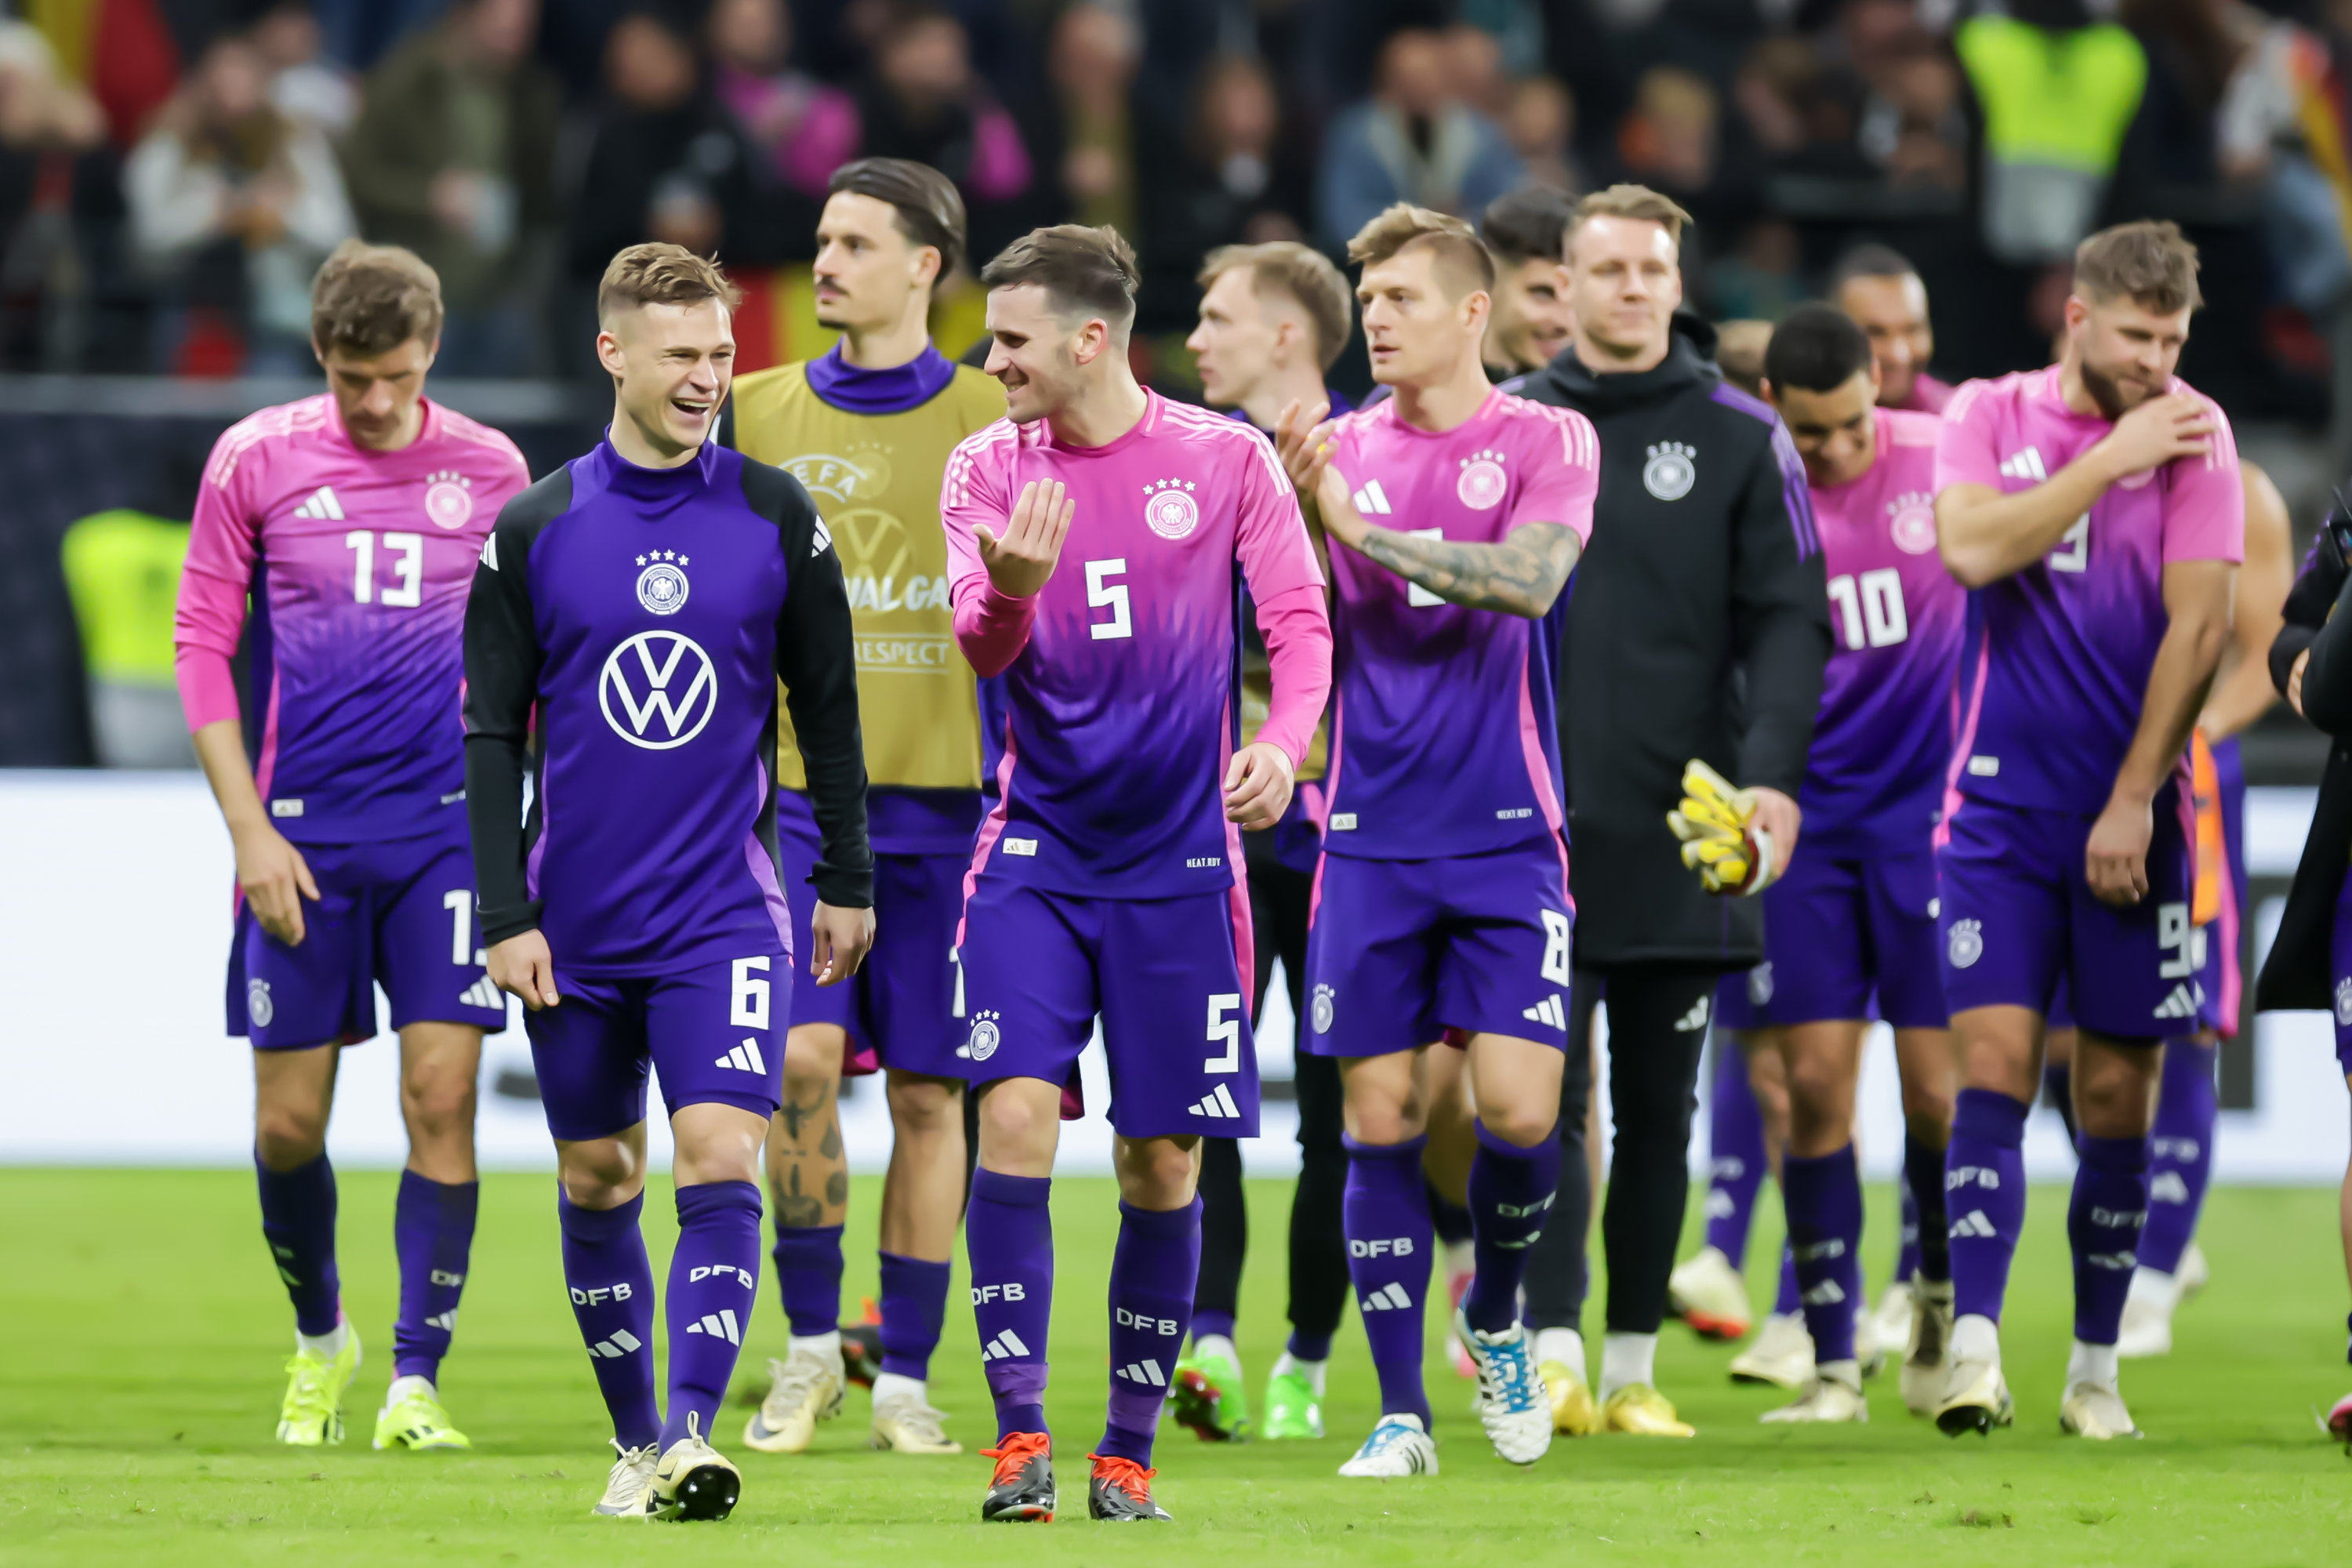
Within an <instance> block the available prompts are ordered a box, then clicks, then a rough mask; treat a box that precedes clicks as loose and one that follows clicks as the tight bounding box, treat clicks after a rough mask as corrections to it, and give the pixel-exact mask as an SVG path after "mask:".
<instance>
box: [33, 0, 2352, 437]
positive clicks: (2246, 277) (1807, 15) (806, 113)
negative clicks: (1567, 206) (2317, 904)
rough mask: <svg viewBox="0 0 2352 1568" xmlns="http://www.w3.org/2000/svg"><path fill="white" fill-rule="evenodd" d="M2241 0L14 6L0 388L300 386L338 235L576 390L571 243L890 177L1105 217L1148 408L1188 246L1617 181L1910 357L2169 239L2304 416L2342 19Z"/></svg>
mask: <svg viewBox="0 0 2352 1568" xmlns="http://www.w3.org/2000/svg"><path fill="white" fill-rule="evenodd" d="M2266 3H2267V4H2268V5H2271V6H2272V7H2273V8H2271V9H2264V8H2262V7H2259V6H2257V5H2253V4H2249V3H2247V0H2100V3H2093V0H2006V3H2005V4H1994V3H1989V0H673V3H669V4H650V5H649V4H645V3H643V0H14V4H13V8H14V10H15V12H16V16H15V18H14V19H13V20H9V21H6V22H0V370H5V371H12V372H25V371H39V370H47V371H90V372H114V373H121V372H157V373H173V374H189V375H226V374H240V373H244V374H257V373H268V372H288V373H299V372H302V371H304V370H306V369H307V368H308V359H309V355H308V349H307V344H306V342H305V334H306V328H307V309H306V304H305V300H306V290H307V288H308V283H309V279H310V273H311V271H312V269H313V268H314V267H315V266H316V264H317V262H318V260H319V258H320V257H322V256H323V255H324V254H325V253H326V252H327V251H328V250H329V249H330V248H331V247H332V246H333V245H334V244H335V243H336V242H337V241H338V240H339V239H341V237H344V236H345V235H348V234H352V233H359V234H362V235H365V236H368V237H371V238H378V239H385V240H393V241H397V242H399V243H402V244H404V245H408V246H411V247H414V248H415V249H416V250H418V251H419V252H420V253H422V254H423V255H424V256H425V257H426V258H428V259H429V260H430V261H432V262H433V264H434V265H435V266H436V268H439V270H440V272H441V276H442V279H443V284H444V287H445V289H446V292H447V295H448V298H449V302H450V307H451V314H450V323H449V328H448V331H447V334H446V339H445V346H444V350H443V354H442V360H441V368H442V370H443V371H444V372H445V373H455V374H464V375H484V376H542V375H550V374H567V375H571V374H586V373H588V372H590V371H591V370H592V369H593V362H592V361H591V360H590V358H589V356H588V353H587V348H586V331H585V329H584V327H583V322H584V321H585V320H586V311H587V304H586V300H587V298H588V295H589V292H590V289H591V287H592V285H593V279H594V278H595V277H596V275H597V274H598V273H599V272H600V271H601V269H602V268H603V267H604V261H605V259H606V258H608V257H609V256H610V255H611V254H612V253H613V251H614V250H615V249H617V248H619V247H621V246H623V245H625V244H628V243H630V242H633V241H635V240H637V239H641V238H646V237H658V238H663V239H670V240H676V241H677V242H679V243H681V244H685V245H688V246H691V247H695V248H696V249H698V250H705V251H715V252H716V253H717V254H718V255H719V257H720V258H721V259H722V260H723V261H724V262H725V263H726V264H727V265H728V266H729V267H730V268H731V269H733V270H734V271H736V272H737V273H738V274H739V275H758V274H762V273H767V272H771V271H772V272H776V273H778V274H779V275H789V272H790V269H791V268H792V266H793V263H794V262H796V261H801V260H804V259H805V258H807V257H808V255H809V254H810V252H811V249H812V229H813V227H814V218H815V214H816V210H817V206H818V204H819V202H820V200H821V198H822V195H823V194H824V181H825V178H826V176H827V175H828V174H830V173H831V171H832V170H833V169H834V168H835V166H836V165H838V164H839V163H842V162H844V161H845V160H847V159H850V158H854V157H856V156H859V155H861V154H868V153H887V154H891V155H895V156H900V157H911V158H918V159H921V160H923V161H925V162H928V163H934V164H936V165H938V166H939V167H940V168H941V169H943V170H945V171H947V172H948V173H949V174H950V175H951V176H952V177H954V178H955V179H956V181H957V182H958V183H959V184H960V185H961V187H962V189H963V192H964V194H965V196H966V198H967V200H968V201H969V203H970V205H971V213H972V225H973V230H974V233H973V250H974V252H975V254H976V256H977V257H979V258H986V257H987V256H988V255H989V254H991V253H992V250H993V249H994V248H995V247H997V246H999V245H1001V244H1003V242H1004V241H1005V240H1006V239H1007V238H1009V237H1011V236H1013V235H1014V234H1016V233H1018V232H1020V231H1021V230H1023V229H1025V228H1027V227H1029V226H1033V225H1034V224H1038V223H1045V222H1054V221H1059V220H1063V219H1070V218H1075V219H1077V220H1080V221H1084V222H1088V223H1110V224H1115V225H1117V226H1118V227H1119V228H1120V229H1121V230H1122V231H1123V232H1124V233H1126V234H1128V235H1129V237H1131V238H1133V239H1134V240H1135V242H1136V244H1137V247H1138V249H1139V252H1140V254H1141V256H1142V258H1143V262H1144V266H1145V268H1146V272H1147V283H1146V290H1145V296H1144V300H1143V316H1142V321H1141V323H1140V329H1139V349H1138V353H1139V357H1140V358H1141V359H1142V361H1143V362H1144V368H1145V369H1146V371H1147V374H1152V375H1153V376H1154V377H1155V378H1156V379H1160V380H1162V381H1163V382H1171V383H1174V384H1181V382H1182V380H1183V378H1184V376H1185V375H1186V374H1188V372H1189V360H1188V359H1187V358H1186V356H1184V355H1182V354H1181V351H1180V350H1179V349H1178V348H1177V347H1176V345H1177V344H1178V343H1179V342H1181V336H1182V334H1183V332H1184V331H1185V330H1186V329H1187V328H1188V327H1189V326H1190V324H1191V321H1192V312H1193V309H1194V306H1195V304H1196V302H1197V300H1198V297H1199V296H1198V290H1197V288H1196V286H1195V284H1194V282H1193V274H1194V272H1195V270H1196V268H1198V266H1199V263H1200V258H1201V257H1202V254H1203V253H1204V252H1205V251H1207V250H1208V249H1210V248H1212V247H1215V246H1217V245H1221V244H1224V243H1227V242H1230V241H1234V240H1262V239H1270V238H1301V239H1306V240H1308V241H1310V242H1312V243H1314V244H1317V245H1319V246H1323V247H1327V248H1330V249H1332V250H1334V251H1335V252H1336V251H1337V249H1338V248H1339V247H1340V246H1341V245H1342V244H1343V243H1344V241H1345V239H1346V237H1347V236H1348V235H1349V234H1350V233H1352V232H1353V231H1354V230H1355V228H1356V227H1357V226H1359V225H1360V224H1361V223H1362V222H1363V221H1364V220H1365V219H1366V218H1368V217H1370V216H1371V215H1372V214H1373V213H1375V212H1377V211H1378V210H1379V209H1380V208H1381V207H1382V206H1384V205H1387V204H1389V203H1391V202H1392V201H1395V200H1398V199H1400V198H1403V199H1409V200H1412V201H1415V202H1419V203H1422V204H1423V205H1429V206H1434V207H1438V208H1442V209H1444V210H1447V211H1451V212H1456V213H1461V214H1464V215H1465V216H1474V217H1475V216H1476V215H1477V214H1478V213H1479V212H1480V211H1481V210H1482V209H1483V208H1484V207H1485V205H1486V204H1487V203H1488V202H1489V201H1491V200H1492V199H1494V198H1495V197H1496V196H1498V195H1502V194H1504V193H1505V192H1507V191H1508V190H1511V189H1512V188H1514V187H1515V186H1517V185H1519V184H1524V183H1528V182H1536V183H1543V184H1553V185H1558V186H1561V187H1564V188H1569V189H1576V190H1581V189H1587V188H1591V187H1593V186H1596V185H1599V184H1606V183H1610V182H1612V181H1617V180H1633V181H1639V182H1641V183H1643V184H1649V185H1653V186H1655V187H1657V188H1658V189H1661V190H1664V191H1665V192H1668V193H1669V194H1671V195H1674V196H1675V198H1676V199H1677V200H1679V201H1681V202H1682V203H1683V204H1684V205H1685V206H1687V207H1688V208H1689V209H1690V210H1691V211H1692V212H1693V213H1694V214H1695V215H1696V217H1697V219H1698V224H1697V227H1696V232H1695V234H1694V236H1693V238H1692V240H1691V244H1690V255H1689V257H1688V262H1689V272H1690V276H1691V279H1692V284H1693V289H1694V294H1695V298H1694V300H1693V303H1694V305H1695V306H1696V307H1697V308H1699V309H1701V310H1706V311H1707V312H1709V313H1711V314H1714V315H1717V316H1736V317H1751V318H1761V319H1765V320H1769V319H1772V318H1774V317H1776V316H1777V315H1778V314H1780V312H1781V311H1783V310H1786V309H1787V308H1788V307H1789V306H1790V305H1791V304H1793V303H1794V302H1796V301H1797V300H1801V299H1803V298H1805V297H1807V296H1808V295H1809V294H1811V293H1813V292H1816V291H1817V290H1818V288H1819V285H1820V282H1821V279H1822V277H1823V276H1824V275H1825V274H1826V272H1827V271H1828V270H1829V268H1831V267H1832V265H1833V264H1834V262H1835V260H1836V258H1837V257H1838V256H1840V255H1841V254H1843V252H1844V251H1845V250H1847V249H1848V248H1849V247H1851V246H1852V245H1853V244H1854V243H1856V242H1858V241H1862V240H1875V241H1881V242H1885V243H1889V244H1892V245H1894V246H1895V247H1896V248H1897V249H1899V250H1902V251H1903V252H1905V254H1906V255H1907V256H1909V257H1910V258H1912V260H1913V261H1915V262H1916V264H1917V266H1918V268H1919V269H1920V272H1921V274H1922V276H1923V277H1924V278H1926V279H1927V283H1928V285H1929V289H1930V293H1931V295H1932V297H1933V299H1934V301H1935V308H1936V314H1937V328H1938V331H1937V342H1938V354H1939V358H1938V369H1939V370H1940V371H1943V372H1944V373H1945V374H1948V375H1952V376H1958V375H1965V374H1987V373H1995V372H2000V371H2003V370H2007V369H2011V368H2015V367H2016V366H2018V365H2019V364H2021V363H2038V362H2039V360H2040V359H2041V358H2042V355H2043V353H2044V352H2045V351H2046V346H2047V344H2048V342H2049V339H2050V334H2051V332H2052V331H2053V329H2054V327H2055V325H2056V323H2057V320H2058V310H2059V306H2060V304H2061V302H2062V301H2063V293H2064V289H2063V276H2064V274H2063V268H2060V267H2058V266H2056V265H2055V264H2057V263H2059V262H2061V261H2063V258H2065V257H2066V256H2067V255H2068V253H2069V252H2070V251H2071V249H2072V247H2073V245H2074V241H2075V240H2076V239H2077V238H2079V237H2081V236H2082V235H2083V234H2084V233H2086V232H2088V231H2089V230H2090V229H2092V228H2094V227H2096V226H2099V225H2100V224H2102V223H2104V222H2106V221H2110V220H2111V219H2113V218H2116V217H2120V216H2166V217H2172V218H2176V219H2178V220H2179V221H2180V222H2181V223H2182V224H2183V225H2184V226H2186V227H2187V228H2188V229H2189V231H2190V233H2191V235H2192V236H2193V237H2195V238H2197V239H2198V241H2199V243H2200V247H2202V248H2203V250H2204V253H2205V257H2206V262H2207V283H2206V293H2207V297H2208V299H2209V300H2211V301H2213V304H2212V307H2211V309H2210V310H2209V312H2208V315H2207V317H2206V318H2205V320H2204V322H2203V323H2202V324H2201V325H2200V332H2199V342H2197V343H2196V344H2194V345H2192V365H2193V368H2192V367H2191V366H2185V367H2184V369H2185V370H2189V374H2192V375H2194V376H2195V377H2196V378H2197V379H2198V380H2199V381H2200V384H2203V385H2205V386H2207V387H2208V388H2209V389H2210V390H2211V391H2213V392H2215V393H2216V394H2217V395H2221V396H2222V397H2223V398H2224V401H2225V402H2228V403H2230V404H2231V406H2232V408H2233V411H2234V412H2237V413H2238V414H2239V416H2240V417H2241V418H2260V417H2265V416H2268V417H2278V418H2289V419H2300V420H2304V421H2305V422H2316V421H2318V420H2320V419H2323V418H2324V417H2325V416H2326V398H2327V384H2328V375H2329V366H2330V363H2331V360H2332V356H2331V352H2330V334H2331V332H2333V331H2336V330H2337V323H2338V321H2339V319H2340V318H2341V317H2342V316H2343V315H2344V314H2345V312H2344V311H2343V310H2342V309H2341V307H2342V305H2343V303H2344V300H2345V297H2346V296H2347V292H2352V249H2347V213H2352V162H2348V161H2347V160H2352V147H2347V113H2346V100H2345V63H2346V60H2347V54H2352V0H2266ZM786 292H787V294H788V292H789V290H787V291H786ZM783 297H784V296H781V295H780V296H779V298H783ZM783 308H784V307H782V306H779V307H778V309H779V310H782V309H783ZM945 346H946V347H947V348H948V349H949V352H950V353H956V352H961V349H962V348H963V347H965V346H966V345H965V344H963V343H949V344H946V345H945ZM1356 374H1359V375H1360V374H1361V372H1360V367H1359V368H1358V369H1357V372H1356Z"/></svg>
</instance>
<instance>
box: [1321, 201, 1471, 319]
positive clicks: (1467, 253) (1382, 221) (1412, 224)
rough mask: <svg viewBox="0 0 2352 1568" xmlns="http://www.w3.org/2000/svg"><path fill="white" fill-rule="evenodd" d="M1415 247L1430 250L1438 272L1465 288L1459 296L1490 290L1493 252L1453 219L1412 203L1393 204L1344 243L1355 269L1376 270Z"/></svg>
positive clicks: (1468, 229)
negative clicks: (1464, 284) (1480, 290)
mask: <svg viewBox="0 0 2352 1568" xmlns="http://www.w3.org/2000/svg"><path fill="white" fill-rule="evenodd" d="M1417 249H1418V250H1430V251H1433V252H1435V253H1436V261H1437V266H1438V269H1439V270H1440V271H1443V272H1446V273H1449V274H1451V275H1452V278H1453V279H1454V282H1456V283H1467V284H1468V285H1469V287H1468V288H1465V289H1462V290H1461V294H1467V293H1468V292H1470V289H1485V290H1486V291H1487V292H1488V293H1492V292H1493V291H1494V289H1495V257H1494V253H1493V252H1492V251H1490V250H1488V249H1487V248H1486V242H1485V241H1484V240H1482V239H1480V238H1479V237H1478V231H1477V230H1476V229H1475V228H1472V227H1471V226H1469V225H1468V224H1466V223H1464V222H1463V221H1462V220H1461V219H1460V218H1458V217H1449V216H1446V215H1445V214H1444V213H1441V212H1432V211H1431V210H1430V209H1429V208H1427V207H1417V206H1414V205H1412V203H1411V202H1399V203H1397V204H1396V205H1394V206H1392V207H1390V208H1389V209H1388V210H1387V211H1386V212H1383V213H1382V214H1381V216H1378V217H1376V218H1374V219H1372V221H1371V222H1370V223H1368V224H1366V225H1365V226H1363V227H1361V228H1360V229H1358V230H1357V231H1356V237H1355V238H1353V239H1351V240H1349V242H1348V259H1349V260H1350V261H1352V262H1354V263H1356V265H1357V266H1359V267H1377V266H1379V265H1380V264H1381V262H1383V261H1386V260H1388V259H1389V258H1391V257H1394V256H1402V255H1403V254H1404V253H1405V252H1406V251H1408V250H1417ZM1455 297H1456V298H1457V299H1458V298H1460V294H1457V295H1456V296H1455Z"/></svg>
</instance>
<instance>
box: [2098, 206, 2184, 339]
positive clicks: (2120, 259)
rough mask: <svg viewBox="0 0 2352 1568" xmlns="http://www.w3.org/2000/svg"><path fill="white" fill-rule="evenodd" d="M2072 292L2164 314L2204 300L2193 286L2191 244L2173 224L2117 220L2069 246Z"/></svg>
mask: <svg viewBox="0 0 2352 1568" xmlns="http://www.w3.org/2000/svg"><path fill="white" fill-rule="evenodd" d="M2074 292H2075V293H2076V294H2078V295H2080V296H2082V297H2083V298H2084V299H2085V300H2099V301H2101V302H2105V301H2107V300H2131V301H2132V302H2133V303H2134V304H2136V305H2138V306H2139V307H2141V308H2142V309H2143V310H2153V311H2155V312H2156V313H2157V314H2158V315H2160V316H2168V315H2170V314H2172V313H2173V312H2174V311H2175V310H2196V309H2197V308H2198V307H2199V306H2200V305H2202V304H2204V303H2205V296H2204V295H2203V294H2202V293H2201V292H2200V291H2199V289H2198V287H2197V247H2195V246H2194V245H2192V244H2190V243H2189V241H2188V240H2187V239H2186V238H2184V237H2182V235H2181V233H2180V226H2179V224H2177V223H2151V222H2147V221H2145V220H2143V221H2141V222H2139V223H2119V224H2117V225H2116V226H2115V227H2113V228H2103V229H2101V230H2100V231H2099V232H2098V233H2096V234H2095V235H2093V236H2091V237H2090V238H2088V239H2086V240H2084V242H2083V243H2082V244H2080V245H2078V246H2076V247H2074Z"/></svg>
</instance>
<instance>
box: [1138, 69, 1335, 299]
mask: <svg viewBox="0 0 2352 1568" xmlns="http://www.w3.org/2000/svg"><path fill="white" fill-rule="evenodd" d="M1281 131H1282V105H1281V104H1280V103H1279V102H1278V101H1277V100H1276V98H1275V89H1274V79H1272V78H1271V77H1269V76H1268V75H1267V74H1266V69H1265V66H1264V65H1263V64H1262V63H1260V62H1259V61H1258V60H1255V59H1253V58H1250V57H1248V56H1245V55H1218V56H1215V57H1213V58H1211V59H1210V60H1209V62H1208V63H1207V64H1206V65H1205V66H1203V67H1202V71H1201V77H1200V80H1199V81H1198V83H1197V84H1195V86H1194V89H1193V92H1192V114H1191V116H1190V119H1189V121H1187V123H1186V125H1185V126H1184V129H1183V132H1182V133H1181V135H1149V136H1146V137H1144V138H1142V139H1141V141H1140V142H1139V145H1138V146H1137V148H1136V179H1137V182H1138V184H1139V185H1140V186H1141V187H1142V189H1144V190H1145V191H1148V192H1150V200H1149V201H1147V202H1145V203H1143V204H1142V207H1141V210H1140V211H1139V213H1138V214H1137V222H1138V225H1139V230H1140V232H1139V240H1140V245H1139V249H1140V250H1141V251H1142V253H1143V270H1144V286H1143V292H1142V294H1141V296H1140V297H1139V299H1138V300H1137V301H1136V308H1137V310H1138V311H1139V313H1140V314H1139V320H1140V321H1142V322H1143V325H1144V330H1145V331H1164V330H1169V329H1172V328H1174V327H1176V326H1178V325H1181V323H1182V322H1183V321H1186V320H1187V319H1189V315H1190V312H1191V310H1192V299H1193V297H1194V293H1193V291H1194V289H1195V287H1196V285H1195V284H1194V282H1193V274H1194V273H1195V271H1197V270H1198V268H1200V266H1201V258H1202V257H1204V256H1206V255H1208V254H1209V253H1210V252H1211V251H1213V250H1215V249H1217V248H1218V247H1221V246H1227V245H1263V244H1266V243H1269V242H1271V241H1274V240H1282V239H1290V240H1297V239H1304V238H1306V237H1307V229H1306V216H1307V172H1306V170H1305V169H1304V168H1303V167H1302V166H1301V165H1300V164H1298V163H1296V162H1294V161H1292V160H1290V159H1287V158H1286V157H1284V156H1283V153H1282V150H1281V148H1280V147H1279V145H1278V144H1277V139H1278V138H1279V136H1280V134H1281Z"/></svg>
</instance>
